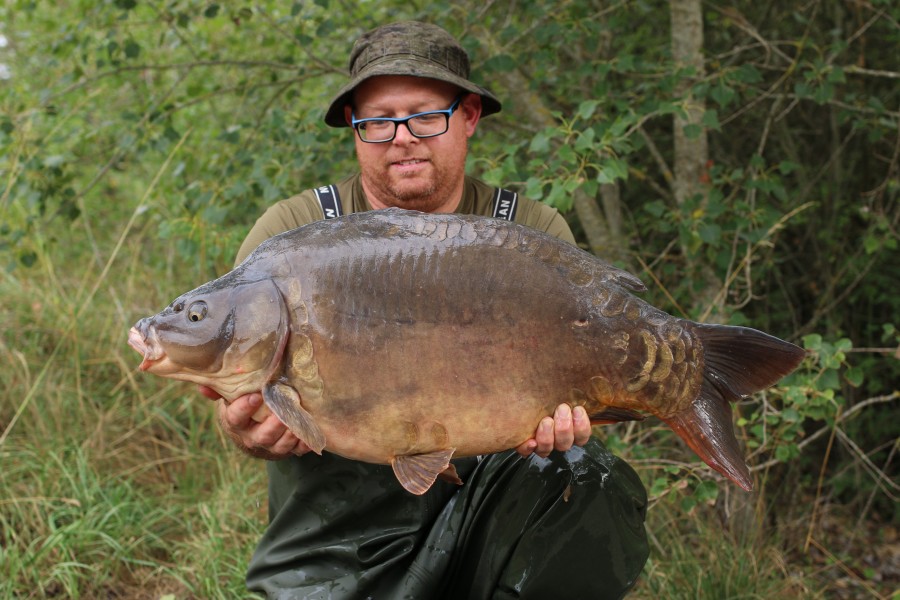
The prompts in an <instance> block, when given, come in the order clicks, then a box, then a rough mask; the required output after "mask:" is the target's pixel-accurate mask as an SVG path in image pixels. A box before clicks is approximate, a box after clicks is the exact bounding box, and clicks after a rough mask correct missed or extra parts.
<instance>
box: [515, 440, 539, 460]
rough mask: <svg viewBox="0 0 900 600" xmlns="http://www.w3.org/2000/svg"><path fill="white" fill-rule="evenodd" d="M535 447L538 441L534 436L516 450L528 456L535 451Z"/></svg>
mask: <svg viewBox="0 0 900 600" xmlns="http://www.w3.org/2000/svg"><path fill="white" fill-rule="evenodd" d="M535 448H537V442H536V441H534V438H531V439H530V440H527V441H526V442H524V443H523V444H521V445H520V446H519V447H518V448H516V452H518V453H519V455H520V456H522V457H524V458H528V457H529V456H531V453H532V452H534V449H535Z"/></svg>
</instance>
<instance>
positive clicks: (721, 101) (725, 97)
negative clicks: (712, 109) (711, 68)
mask: <svg viewBox="0 0 900 600" xmlns="http://www.w3.org/2000/svg"><path fill="white" fill-rule="evenodd" d="M709 95H710V96H711V97H712V99H713V100H715V102H716V104H718V105H719V106H721V107H722V108H725V107H726V106H728V105H729V104H731V101H732V100H734V97H735V96H736V95H737V94H736V93H735V91H734V89H733V88H730V87H728V86H727V85H725V84H724V83H721V82H720V83H719V84H718V85H715V86H713V88H712V89H711V90H710V92H709Z"/></svg>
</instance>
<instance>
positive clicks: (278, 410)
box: [263, 383, 325, 454]
mask: <svg viewBox="0 0 900 600" xmlns="http://www.w3.org/2000/svg"><path fill="white" fill-rule="evenodd" d="M263 399H264V400H265V401H266V405H267V406H268V407H269V408H270V409H271V410H272V412H273V413H275V416H276V417H278V418H279V419H281V422H282V423H284V424H285V425H286V426H287V428H288V429H290V430H291V432H292V433H293V434H294V435H296V436H297V437H298V438H299V439H300V441H302V442H303V443H304V444H306V445H307V446H309V447H310V449H311V450H312V451H313V452H315V453H316V454H322V450H323V449H324V448H325V434H324V433H322V430H321V429H319V426H318V425H316V422H315V421H314V420H313V418H312V415H311V414H309V413H308V412H306V409H305V408H303V405H302V404H300V394H298V393H297V390H295V389H294V388H292V387H291V386H289V385H286V384H284V383H270V384H268V385H266V386H265V387H264V388H263Z"/></svg>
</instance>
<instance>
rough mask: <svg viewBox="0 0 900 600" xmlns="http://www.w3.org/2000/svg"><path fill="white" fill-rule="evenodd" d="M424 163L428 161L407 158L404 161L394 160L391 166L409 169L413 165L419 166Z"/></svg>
mask: <svg viewBox="0 0 900 600" xmlns="http://www.w3.org/2000/svg"><path fill="white" fill-rule="evenodd" d="M426 162H428V161H427V160H424V159H421V158H408V159H405V160H395V161H394V162H392V163H391V164H392V165H394V166H398V167H411V166H413V165H419V164H423V163H426Z"/></svg>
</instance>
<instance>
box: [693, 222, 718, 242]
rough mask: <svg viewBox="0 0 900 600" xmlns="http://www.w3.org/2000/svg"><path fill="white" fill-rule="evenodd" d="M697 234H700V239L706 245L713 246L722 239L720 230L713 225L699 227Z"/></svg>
mask: <svg viewBox="0 0 900 600" xmlns="http://www.w3.org/2000/svg"><path fill="white" fill-rule="evenodd" d="M697 233H698V234H700V239H701V240H703V241H704V242H706V243H707V244H715V243H716V242H718V241H719V238H721V237H722V228H721V227H719V226H718V225H716V224H715V223H709V224H704V225H701V226H700V227H699V228H698V230H697Z"/></svg>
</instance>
